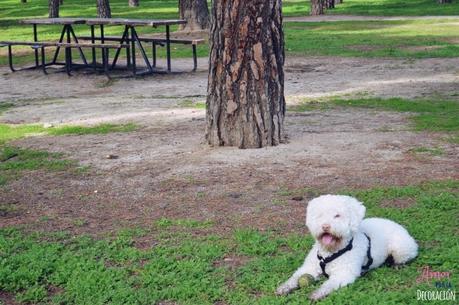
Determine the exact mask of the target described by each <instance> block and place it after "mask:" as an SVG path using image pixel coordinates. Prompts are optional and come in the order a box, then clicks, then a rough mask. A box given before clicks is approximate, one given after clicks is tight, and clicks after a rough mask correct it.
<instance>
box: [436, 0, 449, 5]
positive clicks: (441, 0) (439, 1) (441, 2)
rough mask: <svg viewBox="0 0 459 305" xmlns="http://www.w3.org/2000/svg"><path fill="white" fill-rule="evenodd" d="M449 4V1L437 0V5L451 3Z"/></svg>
mask: <svg viewBox="0 0 459 305" xmlns="http://www.w3.org/2000/svg"><path fill="white" fill-rule="evenodd" d="M451 2H452V1H451V0H438V3H439V4H447V3H451Z"/></svg>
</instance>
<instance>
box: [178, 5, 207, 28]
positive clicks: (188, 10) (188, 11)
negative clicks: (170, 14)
mask: <svg viewBox="0 0 459 305" xmlns="http://www.w3.org/2000/svg"><path fill="white" fill-rule="evenodd" d="M179 14H180V19H185V20H186V21H187V24H185V25H182V26H181V27H180V29H181V30H184V31H200V30H205V29H208V28H209V8H208V6H207V0H179Z"/></svg>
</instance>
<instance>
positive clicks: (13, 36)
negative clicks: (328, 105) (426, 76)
mask: <svg viewBox="0 0 459 305" xmlns="http://www.w3.org/2000/svg"><path fill="white" fill-rule="evenodd" d="M0 1H1V5H2V10H0V29H1V30H2V40H30V39H32V29H31V27H30V26H27V25H19V24H18V20H20V19H23V18H31V17H46V15H47V1H45V0H33V1H29V3H27V4H21V3H18V1H16V0H0ZM375 1H377V2H375V3H373V2H371V3H369V2H366V1H364V0H350V1H349V2H348V1H345V3H344V4H342V5H339V6H338V8H337V9H336V10H333V11H330V12H333V13H335V12H336V13H346V14H353V13H356V14H364V15H375V14H376V15H380V14H382V13H383V12H385V13H386V14H387V15H429V14H434V15H454V14H456V15H458V14H459V13H458V12H459V2H458V1H456V0H455V1H454V3H453V4H451V5H438V4H436V3H435V1H432V0H416V1H412V2H410V3H409V5H407V2H403V1H401V0H375ZM69 2H70V3H67V2H66V3H64V5H63V6H62V8H61V16H62V17H81V16H87V17H94V16H95V14H96V11H95V5H94V3H93V1H92V0H82V1H78V2H76V1H69ZM111 6H112V11H113V17H125V18H127V17H131V18H158V19H160V18H177V17H178V9H177V1H170V0H149V1H147V0H145V1H143V2H142V3H141V6H140V7H138V8H129V7H128V6H127V1H124V0H116V1H111ZM283 6H284V14H285V16H298V15H307V14H308V10H309V5H308V2H307V1H296V0H290V1H284V4H283ZM173 29H174V30H175V29H176V28H175V27H174V28H173ZM75 30H76V33H77V34H78V35H88V32H89V28H88V27H87V26H85V25H81V26H75ZM138 31H139V33H141V34H149V33H157V32H164V29H163V28H161V27H159V28H157V29H153V28H148V27H139V28H138ZM458 31H459V25H458V24H457V22H451V21H448V20H443V21H442V20H408V21H374V22H369V21H360V22H355V21H347V22H330V23H291V24H289V23H286V24H285V32H286V47H287V50H289V51H290V52H291V53H293V54H301V55H337V56H365V57H381V56H385V57H408V58H419V57H453V56H458V55H459V45H458V44H459V43H458V41H457V32H458ZM59 33H60V27H59V26H39V27H38V37H39V39H41V40H55V39H57V38H58V37H59ZM106 33H107V34H108V35H121V33H122V28H121V27H116V26H115V27H107V28H106ZM413 47H414V49H410V48H413ZM422 47H427V50H423V49H422ZM418 48H420V49H418ZM163 49H164V48H160V50H159V53H158V56H160V57H164V54H165V52H164V50H163ZM172 51H173V57H185V58H191V50H190V48H189V47H186V46H174V48H173V50H172ZM17 52H18V53H17V55H16V56H15V61H16V63H19V64H24V63H26V62H32V61H33V59H32V50H31V49H30V48H28V47H20V50H17ZM207 54H208V47H207V45H200V46H199V47H198V56H207ZM87 55H88V56H89V55H90V54H89V53H87ZM48 56H50V55H48ZM6 64H7V57H6V49H5V48H3V49H0V65H6Z"/></svg>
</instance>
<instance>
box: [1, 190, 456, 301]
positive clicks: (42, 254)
mask: <svg viewBox="0 0 459 305" xmlns="http://www.w3.org/2000/svg"><path fill="white" fill-rule="evenodd" d="M458 188H459V181H443V182H429V183H424V184H421V185H412V186H404V187H387V188H373V189H368V190H351V191H344V193H348V194H350V195H353V196H356V197H357V198H358V199H360V200H362V201H364V202H365V204H366V207H367V216H377V217H386V218H390V219H393V220H394V221H397V222H399V223H401V224H402V225H404V226H405V227H406V228H407V229H408V231H409V232H410V233H411V234H412V235H413V236H414V237H415V238H416V240H417V241H418V243H419V245H420V252H419V257H418V258H416V260H415V261H413V262H412V263H411V264H409V265H407V266H406V267H404V268H402V269H400V270H394V269H392V268H389V267H381V268H378V269H376V270H374V271H371V272H370V273H369V274H367V275H366V276H364V277H362V278H360V279H358V280H357V281H356V282H355V283H354V284H352V285H350V286H348V287H345V288H342V289H340V290H339V291H337V292H334V293H333V294H332V295H330V296H329V297H328V298H326V299H325V300H324V301H322V302H320V303H319V304H415V303H416V301H415V298H416V290H417V289H423V290H426V289H429V290H432V289H435V288H433V287H432V284H433V282H431V283H422V284H417V283H416V278H417V277H418V276H419V274H420V271H419V270H420V268H421V267H423V266H430V267H431V268H432V269H433V270H435V271H450V272H452V277H451V279H450V281H451V283H452V285H454V287H455V285H457V283H458V281H459V275H458V274H457V272H456V271H457V270H458V268H459V263H458V261H459V244H458V243H457V240H458V231H457V227H458V225H459V220H458V218H457V215H458V213H459V194H458ZM398 200H409V201H410V202H412V204H411V205H410V206H408V207H406V208H404V209H400V208H395V207H390V205H388V203H390V202H394V201H398ZM76 221H77V220H76ZM161 222H162V223H164V222H166V223H167V225H165V226H164V225H161V226H160V227H157V226H153V227H152V228H151V229H149V230H127V231H126V230H125V231H122V232H120V233H119V234H118V235H117V236H116V237H115V238H105V239H99V240H95V239H92V238H89V237H87V236H76V237H72V236H69V235H68V234H62V232H59V234H52V235H50V236H46V235H45V236H44V235H43V234H40V233H35V234H30V233H23V232H22V231H21V230H19V229H15V228H3V229H0V290H2V291H5V292H8V293H11V294H12V295H13V296H14V298H15V299H16V301H18V302H24V303H26V302H28V303H34V304H36V303H40V304H94V305H98V304H158V303H159V302H166V301H169V302H171V303H172V302H176V303H177V304H182V305H186V304H189V305H192V304H193V305H194V304H200V305H201V304H202V305H207V304H209V305H210V304H216V303H219V302H220V303H224V304H229V305H232V304H234V305H245V304H247V305H267V304H280V305H282V304H298V305H299V304H305V302H306V301H305V300H307V299H306V298H307V295H308V294H309V293H310V292H311V291H312V290H313V289H315V288H317V287H318V285H319V284H318V283H316V284H314V286H312V287H308V288H303V289H301V290H298V291H295V292H294V293H292V294H291V295H289V296H285V297H277V296H275V295H274V290H275V288H276V287H277V285H278V284H279V283H280V282H282V281H284V280H286V279H287V278H288V277H289V276H290V275H291V273H292V272H293V271H294V270H295V269H296V268H297V267H298V266H299V265H300V264H301V263H302V260H303V259H304V256H305V254H306V253H307V251H308V250H309V248H310V247H311V245H312V242H313V241H312V239H311V237H310V236H302V235H299V234H295V233H290V234H286V235H281V234H279V233H273V232H269V231H268V232H260V231H258V230H254V229H250V228H245V229H238V230H235V231H234V232H233V233H232V234H229V235H226V236H216V235H213V234H209V233H207V234H199V235H195V234H193V230H195V229H199V228H200V227H199V226H198V227H195V226H194V225H193V226H189V223H197V222H196V221H195V220H187V221H185V222H183V221H178V222H177V221H174V220H172V221H171V222H172V223H174V225H173V226H170V225H169V221H166V220H165V219H163V220H161ZM180 222H182V223H180ZM146 234H148V235H153V236H154V238H155V243H154V245H152V246H151V247H149V248H147V249H139V248H136V247H135V242H134V240H135V238H136V237H139V236H143V235H146ZM432 304H435V302H433V303H432Z"/></svg>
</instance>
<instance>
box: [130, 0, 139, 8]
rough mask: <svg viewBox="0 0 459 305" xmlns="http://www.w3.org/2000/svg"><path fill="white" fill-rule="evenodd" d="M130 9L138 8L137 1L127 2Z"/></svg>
mask: <svg viewBox="0 0 459 305" xmlns="http://www.w3.org/2000/svg"><path fill="white" fill-rule="evenodd" d="M129 6H130V7H137V6H139V0H129Z"/></svg>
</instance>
